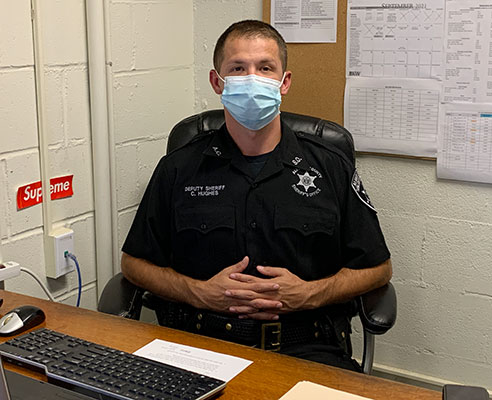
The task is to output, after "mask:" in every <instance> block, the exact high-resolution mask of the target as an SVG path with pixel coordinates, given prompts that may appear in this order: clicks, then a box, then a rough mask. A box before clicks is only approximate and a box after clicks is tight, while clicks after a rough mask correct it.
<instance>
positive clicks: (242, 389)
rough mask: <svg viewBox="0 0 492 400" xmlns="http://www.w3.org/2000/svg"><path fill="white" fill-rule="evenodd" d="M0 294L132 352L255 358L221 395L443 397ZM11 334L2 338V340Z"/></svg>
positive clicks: (7, 306) (55, 325) (8, 302)
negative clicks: (170, 349)
mask: <svg viewBox="0 0 492 400" xmlns="http://www.w3.org/2000/svg"><path fill="white" fill-rule="evenodd" d="M0 298H3V299H4V303H3V306H2V309H1V310H0V311H1V314H2V315H3V314H5V313H6V312H7V311H9V310H11V309H13V308H15V307H17V306H20V305H25V304H30V305H35V306H38V307H40V308H41V309H42V310H43V311H44V312H45V314H46V321H45V322H44V323H43V324H42V325H40V326H45V327H46V328H49V329H53V330H56V331H59V332H63V333H66V334H69V335H72V336H77V337H80V338H82V339H86V340H89V341H92V342H96V343H99V344H103V345H106V346H110V347H114V348H116V349H119V350H123V351H127V352H134V351H135V350H137V349H139V348H140V347H142V346H144V345H145V344H147V343H149V342H150V341H152V340H153V339H155V338H159V339H163V340H168V341H171V342H176V343H181V344H184V345H188V346H194V347H199V348H204V349H208V350H212V351H216V352H220V353H227V354H231V355H233V356H237V357H241V358H245V359H248V360H252V361H253V364H251V365H250V366H249V367H248V368H246V369H245V370H244V371H243V372H241V373H240V374H239V375H238V376H236V377H235V378H234V379H233V380H231V381H230V382H229V383H228V384H227V386H226V388H225V390H224V392H223V393H222V394H221V395H220V396H219V398H220V399H224V400H226V399H248V400H252V399H278V398H279V397H281V396H282V395H283V394H284V393H286V392H287V391H288V390H289V389H290V388H291V387H292V386H294V385H295V384H296V383H297V382H298V381H301V380H309V381H312V382H316V383H319V384H322V385H325V386H329V387H332V388H334V389H339V390H344V391H346V392H350V393H354V394H358V395H361V396H366V397H369V398H372V399H384V400H387V399H392V400H399V399H412V400H427V399H428V400H437V399H441V394H440V393H438V392H435V391H430V390H425V389H421V388H417V387H414V386H409V385H404V384H401V383H396V382H391V381H388V380H384V379H379V378H375V377H371V376H367V375H363V374H358V373H355V372H350V371H345V370H342V369H338V368H333V367H328V366H326V365H322V364H318V363H314V362H309V361H304V360H299V359H295V358H292V357H288V356H284V355H281V354H276V353H272V352H267V351H263V350H257V349H252V348H249V347H246V346H240V345H237V344H234V343H229V342H225V341H221V340H215V339H210V338H207V337H204V336H200V335H193V334H190V333H186V332H181V331H177V330H173V329H168V328H163V327H159V326H155V325H151V324H146V323H141V322H137V321H131V320H128V319H124V318H121V317H116V316H112V315H107V314H102V313H98V312H95V311H90V310H85V309H80V308H76V307H71V306H67V305H64V304H59V303H53V302H50V301H46V300H41V299H37V298H34V297H29V296H24V295H20V294H15V293H11V292H8V291H3V290H0ZM40 326H38V327H40ZM35 329H36V328H35ZM7 339H8V338H0V342H3V341H6V340H7ZM6 367H7V368H8V369H11V370H16V371H18V372H19V371H20V372H22V373H24V374H27V375H30V376H33V377H36V378H38V379H43V376H41V375H39V374H36V373H34V372H32V371H29V370H27V369H23V368H22V369H21V368H19V367H16V366H14V365H7V366H6ZM44 380H45V379H44Z"/></svg>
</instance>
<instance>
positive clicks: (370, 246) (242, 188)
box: [123, 124, 390, 281]
mask: <svg viewBox="0 0 492 400" xmlns="http://www.w3.org/2000/svg"><path fill="white" fill-rule="evenodd" d="M123 251H124V252H125V253H127V254H130V255H132V256H134V257H138V258H143V259H146V260H148V261H150V262H152V263H154V264H156V265H158V266H166V267H172V268H173V269H174V270H175V271H177V272H179V273H181V274H184V275H187V276H189V277H192V278H196V279H202V280H205V279H208V278H210V277H212V276H213V275H215V274H217V273H218V272H219V271H221V270H222V269H224V268H226V267H228V266H230V265H232V264H235V263H237V262H238V261H240V260H241V259H242V258H243V257H244V256H249V258H250V264H249V265H248V267H247V269H246V271H245V272H246V273H249V274H254V275H257V276H261V275H260V273H259V272H258V271H257V270H256V266H257V265H264V266H272V267H283V268H287V269H289V270H290V271H291V272H292V273H294V274H295V275H297V276H299V277H300V278H301V279H304V280H308V281H309V280H315V279H320V278H324V277H327V276H330V275H333V274H335V273H336V272H338V271H339V270H340V269H341V268H342V267H347V268H355V269H358V268H367V267H373V266H376V265H379V264H380V263H382V262H384V261H385V260H387V259H388V258H389V256H390V254H389V251H388V249H387V247H386V245H385V242H384V238H383V234H382V232H381V229H380V226H379V223H378V219H377V216H376V211H375V210H374V209H373V208H372V206H371V204H370V202H369V199H368V197H367V195H366V194H365V191H364V189H363V186H362V184H361V182H360V179H358V176H357V173H356V171H355V169H354V166H353V164H352V163H351V162H350V161H349V160H348V159H347V158H346V156H345V155H344V154H343V152H341V151H340V150H338V149H336V148H335V147H333V146H331V145H329V144H327V143H325V142H323V141H322V139H320V138H318V137H314V136H312V135H309V134H303V133H297V132H296V133H294V132H293V131H292V130H291V129H290V128H289V127H288V126H287V125H285V124H282V137H281V140H280V143H279V144H278V145H277V147H276V148H275V150H274V151H273V152H272V154H271V155H270V157H269V158H268V160H267V161H266V163H265V165H264V166H263V168H262V169H261V171H260V172H259V174H258V175H257V176H256V177H255V176H254V174H253V173H252V171H251V169H250V168H249V166H248V162H247V161H246V158H245V157H244V156H243V155H242V154H241V152H240V150H239V148H238V147H237V146H236V144H235V143H234V141H233V140H232V138H231V137H230V135H229V133H228V132H227V129H226V127H225V125H224V126H223V127H222V128H221V129H219V130H217V131H213V132H212V133H211V134H202V135H198V136H197V137H196V138H195V139H194V140H192V141H191V143H188V144H187V145H185V146H184V147H181V148H179V149H177V150H175V151H173V152H171V153H170V154H168V155H167V156H164V157H163V158H162V159H161V160H160V162H159V164H158V166H157V167H156V169H155V171H154V174H153V176H152V178H151V180H150V182H149V185H148V187H147V189H146V191H145V194H144V196H143V199H142V201H141V203H140V206H139V208H138V211H137V214H136V216H135V219H134V221H133V225H132V227H131V229H130V231H129V234H128V237H127V239H126V241H125V243H124V246H123Z"/></svg>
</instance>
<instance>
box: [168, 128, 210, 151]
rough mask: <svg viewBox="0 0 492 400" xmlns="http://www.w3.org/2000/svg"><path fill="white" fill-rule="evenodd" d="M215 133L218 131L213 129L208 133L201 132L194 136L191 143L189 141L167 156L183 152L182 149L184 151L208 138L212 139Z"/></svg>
mask: <svg viewBox="0 0 492 400" xmlns="http://www.w3.org/2000/svg"><path fill="white" fill-rule="evenodd" d="M215 132H217V131H216V130H213V129H212V130H209V131H206V132H201V133H199V134H197V135H195V136H193V137H192V138H191V140H190V141H188V142H186V143H184V144H182V145H181V146H178V147H176V148H175V149H173V150H171V151H170V152H168V153H167V155H169V154H172V153H175V152H176V151H178V150H181V149H184V148H186V147H188V146H191V145H192V144H194V143H198V142H201V141H203V140H206V139H207V138H210V137H211V136H212V134H214V133H215Z"/></svg>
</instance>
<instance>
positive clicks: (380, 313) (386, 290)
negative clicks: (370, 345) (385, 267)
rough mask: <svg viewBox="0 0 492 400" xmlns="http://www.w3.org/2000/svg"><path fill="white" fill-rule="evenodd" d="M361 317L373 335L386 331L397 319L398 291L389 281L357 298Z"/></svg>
mask: <svg viewBox="0 0 492 400" xmlns="http://www.w3.org/2000/svg"><path fill="white" fill-rule="evenodd" d="M357 307H358V311H359V317H360V320H361V322H362V326H363V327H364V330H367V331H368V332H369V333H372V334H373V335H382V334H383V333H386V332H387V331H388V330H389V329H391V327H392V326H393V325H394V324H395V321H396V292H395V288H394V287H393V285H392V284H391V283H388V284H386V285H384V286H382V287H380V288H378V289H375V290H373V291H371V292H369V293H366V294H363V295H362V296H359V297H358V298H357Z"/></svg>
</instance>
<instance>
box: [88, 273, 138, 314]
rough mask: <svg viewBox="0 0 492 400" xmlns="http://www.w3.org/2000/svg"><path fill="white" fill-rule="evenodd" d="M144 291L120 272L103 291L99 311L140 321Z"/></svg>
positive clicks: (98, 306)
mask: <svg viewBox="0 0 492 400" xmlns="http://www.w3.org/2000/svg"><path fill="white" fill-rule="evenodd" d="M143 293H144V290H143V289H142V288H139V287H138V286H135V285H134V284H133V283H131V282H130V281H129V280H127V279H126V278H125V277H124V276H123V274H122V273H121V272H120V273H118V274H116V275H115V276H113V277H112V278H111V279H110V280H109V281H108V283H107V284H106V286H105V287H104V289H103V292H102V294H101V297H100V298H99V303H98V305H97V310H98V311H101V312H104V313H106V314H113V315H118V316H120V317H125V318H130V319H137V320H138V319H140V311H141V310H142V295H143Z"/></svg>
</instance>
